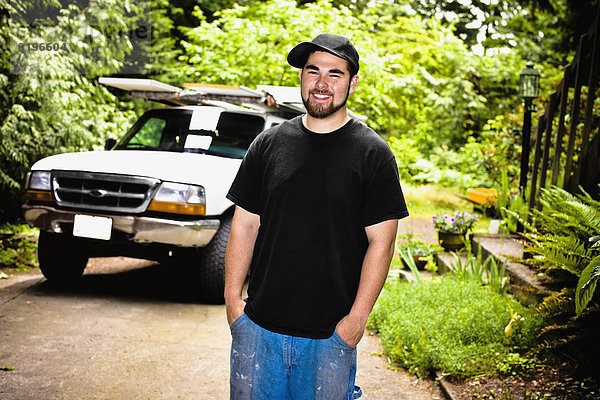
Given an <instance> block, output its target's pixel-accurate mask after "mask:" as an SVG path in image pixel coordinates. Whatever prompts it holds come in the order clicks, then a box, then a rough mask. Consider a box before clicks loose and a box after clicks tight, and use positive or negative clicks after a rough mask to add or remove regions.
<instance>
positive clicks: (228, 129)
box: [114, 109, 265, 158]
mask: <svg viewBox="0 0 600 400" xmlns="http://www.w3.org/2000/svg"><path fill="white" fill-rule="evenodd" d="M215 112H218V110H215ZM192 113H193V110H184V109H162V110H151V111H148V112H146V113H144V115H142V116H141V117H140V119H138V120H137V122H136V123H135V124H134V125H133V126H132V127H131V129H129V131H128V132H127V133H126V134H125V136H123V138H122V139H121V140H120V141H119V143H118V144H117V145H116V146H115V148H114V149H115V150H157V151H174V152H184V151H186V152H187V151H192V152H202V153H207V154H214V155H220V156H225V157H231V158H243V157H244V155H245V154H246V151H247V150H248V147H249V146H250V143H252V141H253V140H254V138H255V137H256V135H258V134H259V133H260V132H261V131H262V130H263V129H264V124H265V120H264V119H263V118H262V117H261V116H258V115H253V114H245V113H239V112H230V111H223V112H221V114H220V115H219V119H218V122H217V125H216V129H215V130H211V131H209V130H194V129H190V121H191V119H192ZM189 134H194V135H208V136H212V138H213V140H212V143H211V145H210V147H209V148H208V149H206V150H202V149H193V150H189V149H184V144H185V141H186V138H187V136H188V135H189Z"/></svg>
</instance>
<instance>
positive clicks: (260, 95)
mask: <svg viewBox="0 0 600 400" xmlns="http://www.w3.org/2000/svg"><path fill="white" fill-rule="evenodd" d="M98 82H99V83H101V84H103V85H106V86H110V87H114V88H118V89H122V90H127V91H129V92H131V96H132V97H133V98H134V99H145V100H151V101H156V102H158V103H162V104H167V105H171V106H177V105H219V106H224V107H226V108H237V107H236V106H244V107H247V108H252V109H254V110H257V111H260V112H265V113H276V114H292V115H300V114H304V113H305V112H306V111H305V109H304V106H303V105H302V103H300V106H298V104H294V103H290V104H288V103H286V102H281V103H280V102H278V101H277V100H276V97H274V96H273V95H272V94H271V93H268V92H266V91H264V90H261V91H259V90H252V89H250V88H247V87H244V86H229V85H210V84H201V83H186V84H185V85H184V88H183V89H181V88H178V87H176V86H171V85H168V84H165V83H162V82H159V81H156V80H154V79H139V78H109V77H101V78H99V79H98ZM291 89H294V88H291ZM296 90H298V89H297V88H296ZM299 94H300V92H299V90H298V95H299Z"/></svg>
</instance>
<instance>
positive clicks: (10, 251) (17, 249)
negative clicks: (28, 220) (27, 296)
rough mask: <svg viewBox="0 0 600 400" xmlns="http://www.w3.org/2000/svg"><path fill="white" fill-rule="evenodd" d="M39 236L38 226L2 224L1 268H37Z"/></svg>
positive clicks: (0, 228) (0, 231)
mask: <svg viewBox="0 0 600 400" xmlns="http://www.w3.org/2000/svg"><path fill="white" fill-rule="evenodd" d="M37 238H38V230H37V229H36V228H30V227H29V226H27V225H24V224H2V225H0V268H9V269H11V270H13V271H24V270H27V269H29V268H37V267H38V262H37V256H36V249H37ZM3 277H4V278H6V277H8V275H6V274H4V275H3ZM0 279H1V278H0Z"/></svg>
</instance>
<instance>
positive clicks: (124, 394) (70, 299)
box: [0, 258, 442, 400]
mask: <svg viewBox="0 0 600 400" xmlns="http://www.w3.org/2000/svg"><path fill="white" fill-rule="evenodd" d="M229 345H230V335H229V328H228V326H227V322H226V319H225V309H224V306H216V305H206V304H197V303H195V302H194V297H193V288H192V287H190V286H189V285H187V284H186V279H185V275H183V271H178V270H176V269H173V267H168V266H163V265H160V264H155V263H150V262H147V261H141V260H133V259H128V258H110V259H92V260H90V262H89V264H88V268H87V269H86V273H85V275H84V279H83V282H82V285H81V287H80V288H78V289H77V290H69V291H67V290H59V289H55V288H52V287H51V286H49V285H48V284H47V282H46V281H45V279H44V278H43V277H42V275H41V274H40V273H39V272H38V271H33V272H30V273H25V274H17V275H16V276H14V277H12V278H10V279H7V280H0V368H1V369H2V370H0V399H3V400H13V399H14V400H17V399H18V400H28V399H36V400H40V399H69V400H73V399H110V400H114V399H126V400H136V399H140V400H141V399H227V398H228V373H229ZM380 352H381V347H380V345H379V338H378V337H377V336H374V335H367V336H365V338H364V339H363V340H362V342H361V343H360V345H359V371H358V376H357V383H358V384H359V385H361V386H362V387H363V391H364V395H363V398H364V399H394V400H396V399H407V400H408V399H410V400H420V399H441V398H442V394H441V392H440V391H439V389H438V388H437V387H436V386H435V385H433V384H432V383H431V382H430V381H423V380H418V379H417V378H415V377H413V376H410V375H408V374H407V373H405V372H403V371H393V370H391V369H390V368H389V367H388V366H387V365H386V362H385V359H384V357H381V356H379V355H377V353H380Z"/></svg>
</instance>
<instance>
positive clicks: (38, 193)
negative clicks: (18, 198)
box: [25, 190, 52, 202]
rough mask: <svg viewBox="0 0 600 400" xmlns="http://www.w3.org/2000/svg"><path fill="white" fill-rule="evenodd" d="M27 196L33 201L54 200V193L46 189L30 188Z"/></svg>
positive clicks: (26, 193)
mask: <svg viewBox="0 0 600 400" xmlns="http://www.w3.org/2000/svg"><path fill="white" fill-rule="evenodd" d="M25 198H26V199H27V200H33V201H44V202H51V201H52V193H50V192H49V191H46V190H28V191H27V192H25Z"/></svg>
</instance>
